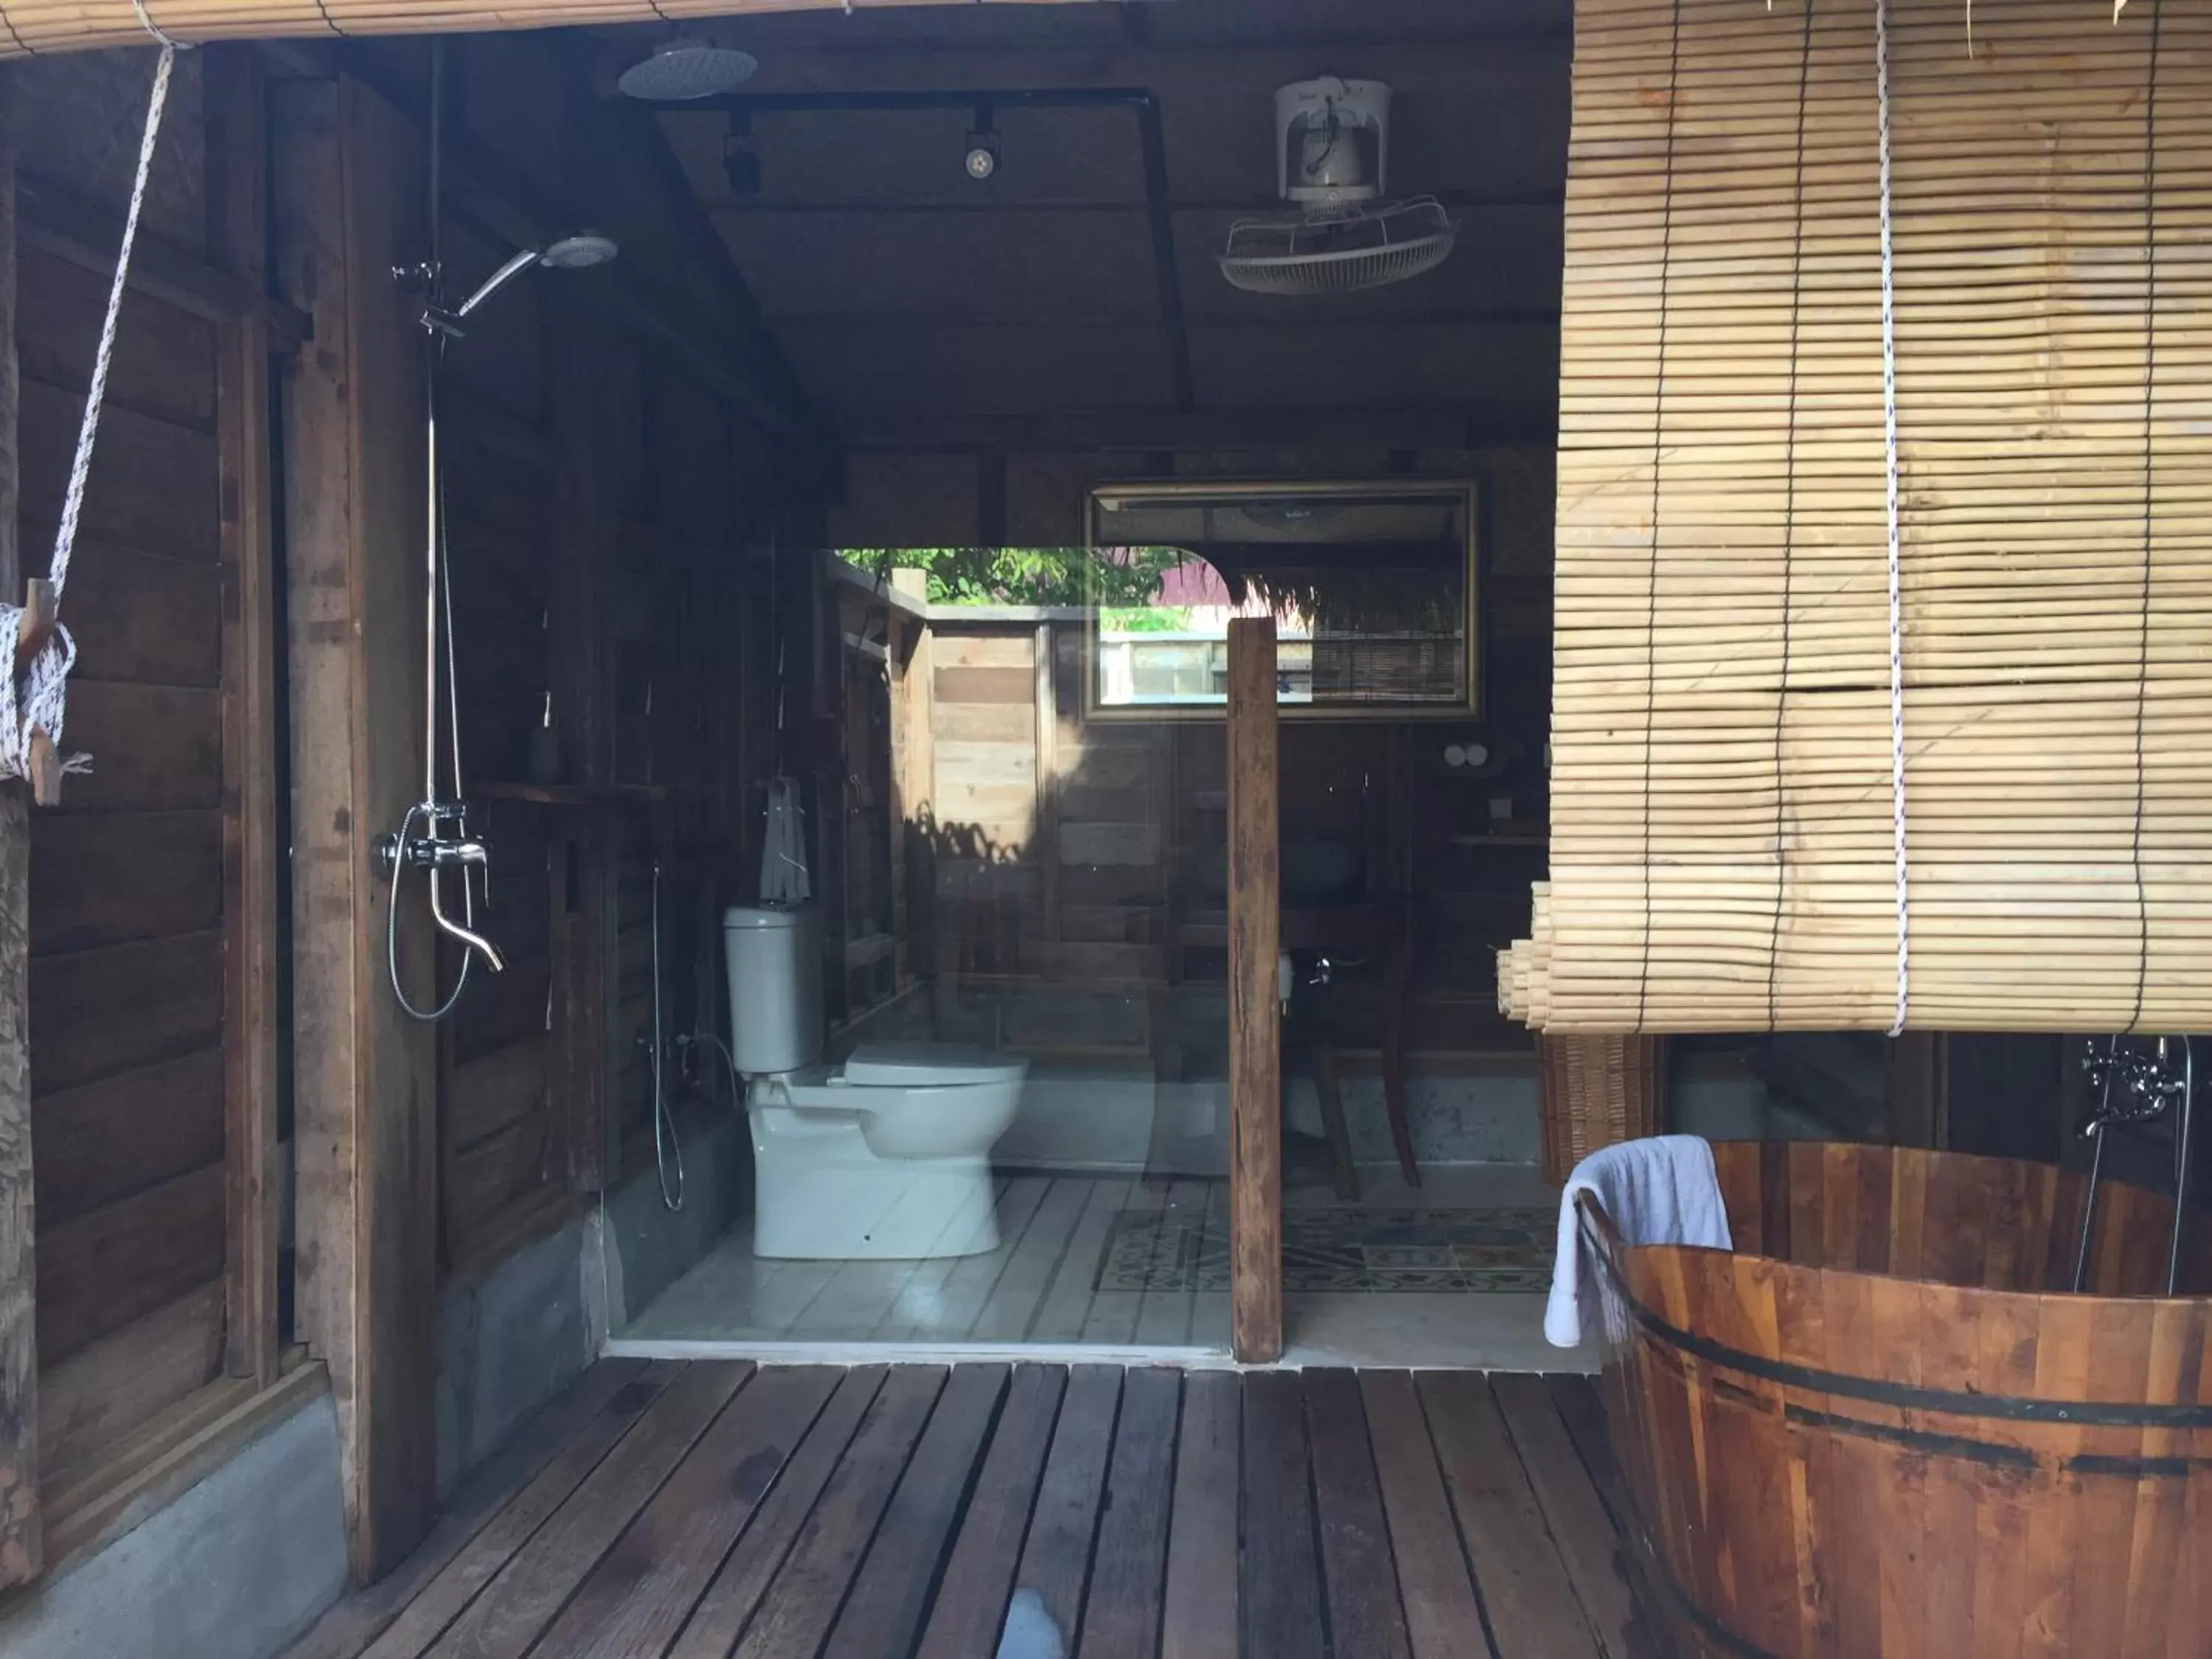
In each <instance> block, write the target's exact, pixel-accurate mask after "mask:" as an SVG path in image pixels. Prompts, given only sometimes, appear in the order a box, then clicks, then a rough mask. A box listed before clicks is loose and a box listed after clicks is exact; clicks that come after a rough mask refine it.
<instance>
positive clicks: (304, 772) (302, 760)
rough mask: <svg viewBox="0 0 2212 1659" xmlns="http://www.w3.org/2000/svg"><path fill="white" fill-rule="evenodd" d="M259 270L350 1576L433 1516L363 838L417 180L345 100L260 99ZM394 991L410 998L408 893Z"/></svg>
mask: <svg viewBox="0 0 2212 1659" xmlns="http://www.w3.org/2000/svg"><path fill="white" fill-rule="evenodd" d="M270 103H271V130H272V132H273V135H274V143H273V144H272V146H271V150H270V161H271V165H272V168H273V171H274V173H275V191H274V206H275V210H276V228H277V264H278V268H279V276H280V281H281V283H282V285H283V291H284V293H285V295H286V296H287V297H288V298H289V299H290V300H291V301H293V302H294V303H295V304H297V305H300V306H301V307H304V308H306V309H307V311H309V312H310V313H311V314H312V315H313V319H314V340H313V344H312V345H310V346H309V347H308V348H307V349H306V350H304V351H302V352H301V354H300V355H299V356H298V357H296V358H295V359H294V360H293V361H292V362H290V363H289V364H288V365H287V371H286V380H285V398H284V422H285V426H284V456H285V465H286V468H287V475H286V487H285V490H284V503H285V515H286V537H285V550H286V557H287V562H288V571H289V593H290V599H291V605H290V617H289V634H290V664H291V702H292V747H293V769H292V775H293V791H294V795H293V799H294V862H293V907H292V908H293V916H294V928H295V932H294V957H293V960H294V980H293V1011H294V1030H295V1037H296V1046H295V1056H296V1059H295V1078H296V1080H297V1085H298V1093H297V1103H298V1105H297V1121H296V1143H295V1144H296V1146H297V1148H298V1152H297V1169H298V1176H299V1201H298V1233H299V1254H298V1263H299V1287H298V1288H299V1294H298V1309H299V1326H300V1330H301V1334H303V1335H304V1336H305V1338H306V1339H307V1342H308V1344H309V1346H310V1347H311V1348H312V1349H313V1352H316V1353H317V1354H318V1355H319V1356H320V1357H321V1358H323V1359H324V1360H325V1362H326V1363H327V1364H328V1365H329V1368H330V1376H331V1394H332V1396H333V1398H334V1399H335V1401H336V1403H337V1411H338V1425H339V1436H340V1441H339V1446H340V1454H341V1460H342V1474H343V1484H344V1493H345V1500H346V1518H347V1522H348V1529H349V1536H350V1539H351V1545H352V1558H353V1570H354V1573H355V1576H356V1578H358V1579H360V1580H362V1581H363V1582H366V1581H368V1580H369V1579H373V1578H375V1577H379V1576H380V1575H381V1574H382V1573H384V1572H385V1571H388V1570H389V1569H390V1568H391V1567H392V1566H393V1565H396V1564H397V1563H398V1561H399V1560H400V1559H401V1558H402V1557H404V1555H405V1554H406V1553H407V1552H408V1551H409V1550H410V1549H412V1548H413V1547H414V1546H415V1545H416V1542H417V1541H420V1539H421V1538H422V1534H423V1533H424V1531H425V1530H426V1529H427V1528H428V1525H429V1522H430V1517H431V1515H432V1512H433V1510H434V1509H435V1504H436V1486H437V1482H436V1467H435V1455H434V1447H435V1442H434V1435H435V1392H434V1380H435V1371H434V1365H435V1362H434V1358H433V1346H432V1336H433V1332H434V1331H435V1320H436V1312H437V1289H438V1285H437V1238H438V1191H437V1182H438V1168H437V1148H438V1136H437V1110H436V1108H437V1073H436V1060H437V1053H436V1045H435V1041H434V1038H433V1036H432V1032H431V1028H430V1027H428V1026H427V1025H421V1024H416V1023H415V1022H413V1021H411V1020H410V1019H408V1018H406V1016H405V1015H404V1013H403V1012H401V1011H400V1009H399V1006H398V1003H397V1001H396V1000H395V999H394V998H393V996H392V989H391V987H390V986H389V984H388V983H387V982H386V963H385V920H386V902H387V897H386V896H387V893H388V891H389V886H388V883H389V878H388V877H386V874H385V873H384V872H383V871H382V870H381V869H380V868H379V867H378V866H377V864H376V862H375V859H374V843H375V840H376V837H377V836H379V835H380V834H381V833H384V832H386V831H387V830H391V829H396V828H397V827H398V823H399V821H400V817H401V816H402V814H403V813H404V811H405V810H406V808H407V806H408V805H410V804H411V803H412V802H414V801H416V800H417V799H420V798H421V795H422V759H423V756H422V745H423V736H422V698H423V686H422V672H423V666H422V653H423V639H422V605H423V577H422V520H423V501H424V489H425V485H424V477H423V458H422V447H423V416H424V408H425V404H424V387H423V380H422V371H423V364H424V351H423V346H422V336H421V332H420V331H419V329H418V328H417V327H416V323H415V318H414V313H413V309H412V307H411V305H410V299H409V296H408V295H404V294H403V293H402V292H401V291H400V290H399V289H398V288H397V286H396V285H395V284H394V283H393V282H392V265H393V264H394V263H395V262H396V261H398V260H402V259H404V258H409V257H411V256H418V255H419V254H420V252H422V245H423V234H424V229H425V227H424V225H423V222H422V218H423V207H422V190H421V180H422V176H423V168H422V155H421V152H420V149H419V147H418V146H417V144H416V142H415V137H414V134H413V132H412V131H411V130H410V128H409V127H408V125H407V124H406V123H405V121H404V119H403V118H401V117H400V115H399V114H398V112H397V111H396V110H394V109H393V108H392V106H390V105H388V104H386V102H384V101H383V100H380V98H378V97H377V96H376V95H375V94H373V93H371V92H369V91H368V90H367V89H366V88H363V87H362V86H361V85H360V84H359V83H358V82H355V81H353V80H351V79H349V78H340V79H338V80H336V81H314V80H305V79H301V80H285V81H281V82H274V83H272V84H271V86H270ZM403 902H404V903H405V905H406V908H405V910H404V912H403V914H402V915H401V916H400V918H399V927H398V939H399V943H400V947H401V949H400V960H399V972H400V975H401V977H402V979H403V980H404V982H405V983H407V984H408V985H410V986H411V987H416V995H417V996H427V995H428V994H430V990H431V972H432V969H433V968H434V966H435V951H434V950H433V948H432V944H433V942H432V939H431V935H430V929H429V925H428V919H427V917H426V916H425V915H423V910H422V899H421V897H420V894H419V890H418V891H417V892H416V894H414V895H413V896H411V899H410V898H409V897H406V896H404V897H403Z"/></svg>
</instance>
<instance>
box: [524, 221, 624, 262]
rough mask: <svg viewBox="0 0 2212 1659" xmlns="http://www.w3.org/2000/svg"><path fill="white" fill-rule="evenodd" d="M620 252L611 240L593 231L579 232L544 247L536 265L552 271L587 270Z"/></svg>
mask: <svg viewBox="0 0 2212 1659" xmlns="http://www.w3.org/2000/svg"><path fill="white" fill-rule="evenodd" d="M621 251H622V250H621V249H619V248H617V246H615V245H614V242H613V240H611V238H608V237H605V236H601V235H599V234H598V233H597V232H595V231H589V230H580V231H578V232H577V233H576V234H574V236H563V237H562V238H561V239H560V240H558V241H556V242H550V243H548V244H547V245H546V248H545V251H544V252H543V253H541V254H539V255H538V264H541V265H544V266H545V267H547V268H548V269H549V270H590V269H591V268H592V266H593V265H603V264H606V263H607V261H608V260H610V259H611V258H614V257H615V255H616V254H617V253H619V252H621Z"/></svg>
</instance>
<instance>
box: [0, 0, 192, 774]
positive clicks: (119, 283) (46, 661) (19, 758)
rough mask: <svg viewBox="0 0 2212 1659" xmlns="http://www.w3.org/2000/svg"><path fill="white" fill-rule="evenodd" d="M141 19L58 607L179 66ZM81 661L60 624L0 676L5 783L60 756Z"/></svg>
mask: <svg viewBox="0 0 2212 1659" xmlns="http://www.w3.org/2000/svg"><path fill="white" fill-rule="evenodd" d="M133 3H134V4H135V5H136V6H137V11H138V21H140V22H142V23H143V24H145V26H146V27H147V29H148V31H149V33H152V34H153V36H154V37H155V39H156V40H159V41H160V42H161V59H160V61H159V62H158V63H157V64H155V67H154V88H153V91H152V93H151V94H149V97H148V99H147V102H146V129H145V131H144V132H143V134H142V135H141V136H140V137H139V140H138V171H137V174H136V175H135V176H134V177H133V179H132V180H131V209H130V211H129V212H128V213H127V214H126V215H125V216H124V220H123V245H122V246H121V247H119V248H118V249H117V251H116V254H115V277H114V280H113V281H112V283H109V285H108V289H107V311H106V315H105V316H104V317H103V318H102V319H100V346H99V349H98V350H97V351H96V352H95V353H94V356H93V363H92V384H91V386H90V387H89V389H88V391H87V392H86V393H85V399H84V416H83V419H82V421H81V422H79V423H78V426H77V434H76V453H75V454H74V455H73V456H72V457H71V459H70V474H69V488H68V489H67V491H66V492H65V493H64V495H63V497H62V513H61V526H60V528H59V529H58V530H57V531H56V532H55V533H54V550H53V556H52V558H51V559H49V560H48V561H47V564H46V580H48V581H49V582H50V583H52V586H53V597H54V604H55V606H56V608H57V609H58V608H59V606H60V604H61V599H62V592H63V590H64V588H65V587H67V586H68V585H69V568H70V553H71V552H72V551H74V550H75V549H76V531H77V520H79V519H80V518H81V517H82V515H83V512H84V491H85V485H86V483H87V481H88V479H89V478H90V477H91V476H92V451H93V445H94V441H96V440H97V439H98V437H99V435H100V405H101V404H102V403H103V402H104V401H105V400H106V396H107V377H108V370H109V368H110V366H111V365H112V362H113V361H114V357H115V331H116V325H117V324H118V322H119V321H120V320H121V318H122V315H123V295H124V290H125V287H126V286H127V285H128V284H129V283H130V280H131V249H132V248H133V247H134V246H136V245H137V240H138V220H139V217H140V216H141V214H142V213H143V211H144V210H145V206H146V184H147V180H148V179H149V178H150V177H151V176H152V173H153V170H154V149H155V143H156V142H157V141H158V140H159V138H160V137H161V112H162V111H163V110H164V109H166V108H167V106H168V101H169V74H170V71H171V70H172V69H173V68H174V67H175V64H176V61H177V43H176V42H175V41H173V40H170V39H169V37H168V36H167V35H166V34H163V33H161V30H160V29H158V28H156V27H155V26H154V21H153V20H152V19H151V18H150V17H149V16H148V15H146V10H145V7H144V5H143V0H133ZM21 627H22V607H21V606H20V605H8V604H0V639H6V640H9V641H13V640H15V639H16V638H17V637H19V630H20V629H21ZM75 662H76V641H74V640H72V639H71V638H70V631H69V629H66V628H64V627H63V626H62V625H60V624H59V623H56V624H55V626H54V631H53V633H52V635H51V636H49V637H48V639H47V641H46V645H45V646H44V647H42V648H41V649H40V652H39V653H38V654H37V655H36V656H35V657H33V658H32V659H31V660H30V662H29V664H28V665H27V666H26V667H25V669H24V671H23V677H22V679H23V683H22V684H21V687H20V688H19V687H18V686H17V685H16V684H15V674H14V672H13V671H12V668H11V671H9V672H5V673H0V778H28V777H30V776H31V775H32V772H33V763H32V750H33V743H34V738H35V734H37V733H40V732H43V733H45V735H46V740H47V741H48V742H49V743H51V744H53V746H54V751H55V752H56V753H57V754H59V753H60V752H61V738H62V722H63V720H64V716H65V714H67V712H68V710H67V705H68V701H69V671H70V666H71V665H73V664H74V663H75ZM91 769H92V757H90V756H89V755H70V756H68V757H66V758H65V759H64V761H63V762H62V770H63V771H64V772H65V773H68V772H88V771H90V770H91Z"/></svg>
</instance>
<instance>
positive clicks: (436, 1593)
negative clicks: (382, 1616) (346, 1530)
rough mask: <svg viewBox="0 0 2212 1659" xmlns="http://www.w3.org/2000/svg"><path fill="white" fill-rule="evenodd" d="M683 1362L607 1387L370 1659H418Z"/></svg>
mask: <svg viewBox="0 0 2212 1659" xmlns="http://www.w3.org/2000/svg"><path fill="white" fill-rule="evenodd" d="M683 1369H684V1368H683V1367H682V1366H681V1365H678V1364H670V1363H668V1362H665V1361H662V1362H658V1363H655V1364H651V1365H648V1366H647V1367H646V1368H645V1369H644V1370H641V1371H640V1372H639V1373H638V1374H637V1375H636V1376H635V1377H633V1378H631V1379H630V1380H629V1381H628V1382H626V1383H623V1384H622V1385H621V1386H620V1387H618V1388H617V1389H615V1390H614V1391H613V1392H612V1393H611V1394H610V1395H608V1396H607V1397H606V1400H605V1402H604V1403H603V1404H602V1405H601V1406H600V1407H599V1410H598V1411H596V1412H593V1413H591V1414H590V1416H589V1417H587V1418H586V1420H585V1422H584V1424H583V1425H582V1426H581V1427H580V1428H579V1429H578V1430H577V1431H575V1433H574V1436H573V1437H570V1438H569V1439H568V1442H567V1443H565V1444H563V1445H562V1448H561V1449H560V1450H559V1451H558V1452H557V1453H556V1454H555V1455H554V1456H553V1457H552V1459H551V1460H550V1462H547V1463H546V1464H545V1465H544V1467H543V1468H540V1469H539V1470H538V1473H537V1474H535V1475H533V1476H532V1477H531V1480H530V1481H529V1484H528V1485H526V1486H524V1487H523V1488H522V1490H521V1491H520V1492H517V1493H515V1495H514V1498H513V1501H511V1502H510V1503H508V1504H506V1505H505V1506H504V1507H502V1508H501V1510H499V1512H498V1513H497V1514H495V1516H492V1517H491V1519H490V1520H489V1521H487V1522H485V1523H484V1524H483V1527H482V1528H479V1529H478V1530H477V1532H476V1533H475V1534H473V1535H472V1536H471V1538H470V1539H469V1541H468V1542H467V1543H466V1544H465V1546H464V1547H462V1548H460V1549H459V1551H457V1552H456V1553H454V1555H453V1559H452V1560H450V1561H449V1562H447V1565H445V1566H444V1567H443V1568H442V1569H441V1570H440V1571H438V1573H437V1574H436V1575H435V1577H432V1579H431V1580H430V1582H429V1583H428V1584H427V1585H425V1586H423V1588H422V1590H421V1591H420V1592H419V1593H418V1594H417V1595H416V1596H415V1597H414V1598H413V1599H412V1600H411V1601H409V1602H408V1604H407V1606H406V1607H405V1608H404V1610H403V1611H401V1612H400V1613H398V1614H397V1615H396V1616H395V1617H393V1618H392V1620H390V1622H389V1623H388V1624H387V1625H386V1627H385V1629H384V1632H383V1633H382V1634H381V1635H380V1636H379V1637H378V1638H377V1639H376V1640H375V1641H374V1643H372V1644H370V1645H369V1647H368V1650H367V1654H368V1659H418V1656H419V1655H421V1654H422V1652H423V1651H424V1650H426V1649H428V1647H429V1645H430V1644H432V1643H433V1642H435V1641H436V1640H437V1639H438V1638H439V1637H440V1636H441V1635H442V1634H444V1632H445V1629H446V1626H448V1625H450V1624H452V1623H453V1620H456V1619H458V1618H459V1617H460V1616H461V1614H462V1613H464V1612H465V1611H466V1610H467V1608H468V1607H469V1605H470V1604H471V1602H473V1601H475V1600H476V1598H477V1596H478V1595H481V1594H482V1593H483V1588H484V1586H485V1585H487V1584H489V1583H491V1582H492V1580H493V1579H495V1578H496V1577H498V1576H499V1574H500V1573H501V1571H502V1570H503V1569H504V1568H505V1567H506V1566H507V1563H508V1562H510V1561H512V1560H513V1559H514V1557H515V1554H516V1553H517V1552H519V1551H520V1549H521V1548H522V1547H523V1546H524V1545H526V1544H527V1543H528V1542H529V1541H531V1540H532V1538H534V1537H536V1536H537V1534H538V1528H541V1527H543V1526H544V1524H545V1522H546V1521H547V1520H548V1519H549V1518H550V1516H552V1515H553V1514H554V1512H555V1511H556V1510H558V1509H559V1508H560V1507H561V1506H562V1504H565V1503H567V1502H568V1498H569V1497H570V1495H571V1494H573V1493H574V1492H575V1490H576V1488H577V1487H578V1486H581V1485H582V1484H583V1483H584V1481H585V1480H586V1478H588V1477H589V1476H590V1475H591V1474H592V1471H593V1470H594V1469H596V1468H598V1467H599V1462H600V1460H601V1459H602V1458H604V1457H605V1456H606V1455H607V1453H608V1451H609V1450H610V1449H612V1448H613V1447H614V1446H615V1445H616V1444H617V1443H618V1442H620V1441H621V1440H622V1438H623V1436H625V1435H627V1434H628V1433H629V1431H630V1430H631V1428H632V1427H634V1426H635V1425H636V1422H637V1420H638V1419H639V1418H641V1417H642V1416H644V1415H645V1413H646V1412H647V1409H648V1408H649V1407H651V1406H652V1405H653V1401H655V1400H657V1399H659V1396H660V1394H661V1392H662V1390H664V1389H666V1388H667V1387H668V1385H669V1384H670V1383H672V1382H674V1381H675V1380H676V1377H677V1376H678V1373H680V1372H681V1371H682V1370H683ZM402 1571H405V1569H404V1568H402Z"/></svg>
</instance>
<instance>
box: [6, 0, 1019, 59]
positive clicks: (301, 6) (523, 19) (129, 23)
mask: <svg viewBox="0 0 2212 1659" xmlns="http://www.w3.org/2000/svg"><path fill="white" fill-rule="evenodd" d="M951 3H955V0H521V3H517V4H498V5H495V4H488V3H485V0H140V3H136V4H134V3H133V0H4V3H0V59H4V58H27V57H33V56H35V55H36V54H38V53H40V52H85V51H90V50H93V49H94V48H97V47H101V46H144V45H145V44H146V43H147V42H148V41H149V40H150V39H152V38H153V34H154V31H155V30H159V31H160V32H161V33H163V34H166V35H167V36H169V37H170V38H171V39H173V40H176V41H178V42H179V43H180V44H181V43H187V42H191V43H197V42H199V41H205V40H304V39H310V38H315V39H323V40H331V39H339V38H343V37H344V36H347V35H354V34H477V33H491V32H493V31H495V30H500V29H546V28H564V27H571V26H574V25H578V24H589V23H652V22H663V23H677V22H683V21H687V20H690V19H704V18H710V17H734V16H742V15H745V14H746V13H749V12H772V11H829V10H842V11H853V10H859V9H866V8H868V7H871V6H878V5H886V4H897V5H939V4H951ZM957 3H961V4H969V3H973V0H957ZM994 3H999V4H1007V3H1030V4H1038V3H1051V0H994ZM142 11H143V16H142V15H141V13H142Z"/></svg>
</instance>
